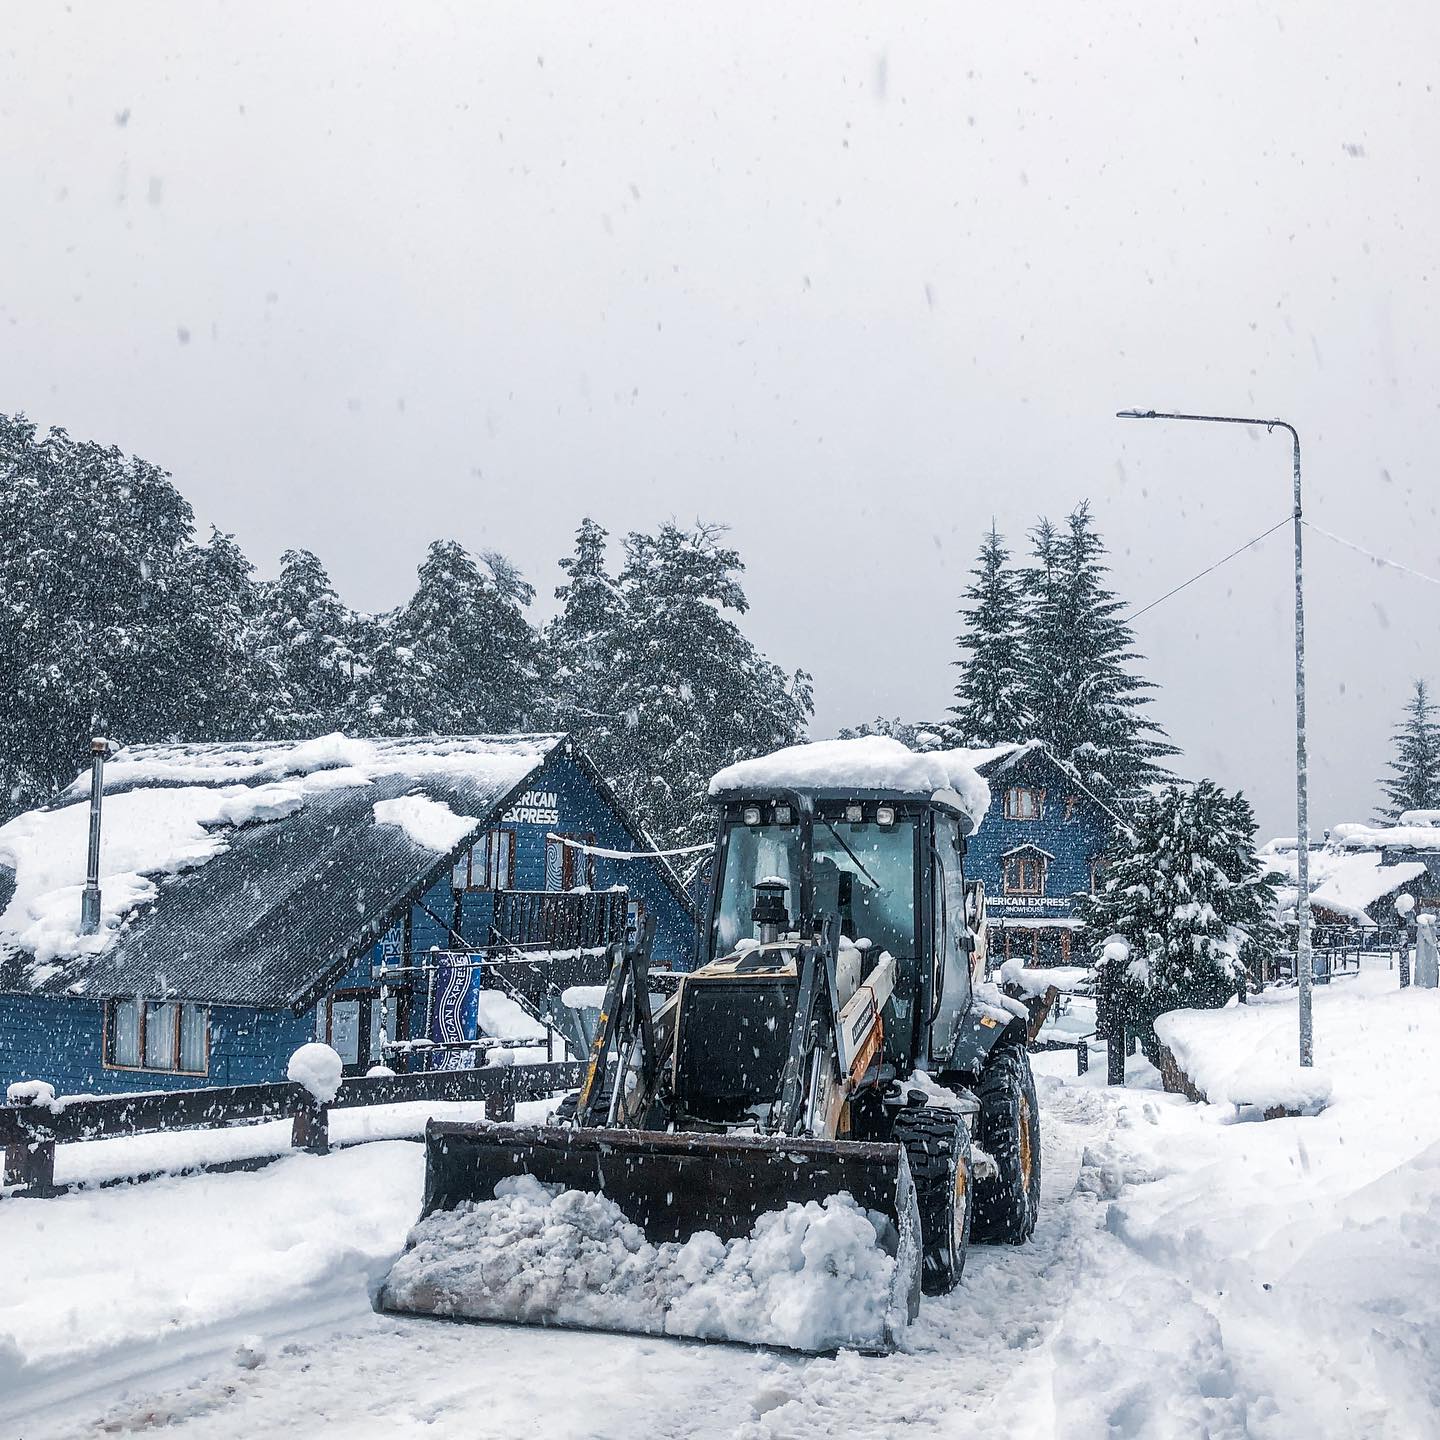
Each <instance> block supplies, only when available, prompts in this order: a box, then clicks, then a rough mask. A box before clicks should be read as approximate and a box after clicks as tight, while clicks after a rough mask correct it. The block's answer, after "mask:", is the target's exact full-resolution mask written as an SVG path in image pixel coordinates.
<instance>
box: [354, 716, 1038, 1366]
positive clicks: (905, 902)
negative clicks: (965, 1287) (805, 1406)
mask: <svg viewBox="0 0 1440 1440" xmlns="http://www.w3.org/2000/svg"><path fill="white" fill-rule="evenodd" d="M711 796H712V798H713V800H714V801H715V803H716V805H717V807H718V810H719V827H718V833H717V838H716V842H715V855H714V867H715V868H714V875H715V883H714V885H713V887H712V889H713V898H712V901H711V906H710V916H709V925H708V931H707V936H708V938H707V941H706V943H705V947H704V955H703V957H702V958H703V962H704V963H702V964H701V965H700V967H699V968H698V969H696V970H694V971H691V972H690V973H688V974H686V975H684V976H683V977H682V978H681V979H680V981H679V984H678V987H677V988H676V990H675V992H674V993H673V994H672V995H670V996H669V997H668V998H666V999H665V1000H664V1001H663V1003H661V1004H659V1005H658V1007H653V1002H652V997H651V995H650V989H651V982H650V977H649V974H648V956H647V950H646V945H645V944H644V943H643V941H642V943H640V944H637V945H634V946H632V947H630V948H629V949H627V950H625V951H624V952H623V953H620V954H617V956H616V957H615V963H614V965H613V968H612V971H611V974H610V977H609V983H608V986H607V989H606V994H605V998H604V1002H603V1004H602V1006H601V1014H600V1020H599V1025H598V1029H597V1033H596V1036H595V1043H594V1047H593V1049H592V1052H591V1060H590V1065H589V1068H588V1072H587V1076H586V1081H585V1084H584V1085H583V1086H582V1088H581V1090H580V1091H579V1093H578V1095H575V1096H573V1097H569V1098H568V1099H567V1101H566V1102H564V1103H562V1106H561V1109H560V1111H559V1112H558V1113H557V1115H556V1116H555V1117H554V1121H555V1123H551V1124H549V1125H546V1126H538V1127H537V1126H520V1125H494V1126H487V1125H466V1124H445V1123H433V1122H432V1124H431V1126H430V1127H429V1128H428V1131H427V1153H426V1189H425V1199H424V1208H423V1213H422V1218H421V1223H420V1225H418V1226H417V1227H416V1229H415V1231H414V1232H412V1236H411V1241H410V1245H409V1247H408V1248H407V1251H406V1253H405V1254H404V1255H402V1256H401V1257H400V1259H399V1260H398V1261H397V1263H396V1266H395V1267H394V1269H393V1270H392V1273H391V1275H390V1277H389V1278H388V1280H387V1281H386V1284H385V1286H384V1288H383V1290H382V1292H381V1296H380V1304H381V1305H382V1307H383V1308H385V1309H388V1310H392V1311H400V1312H411V1313H414V1312H419V1313H428V1314H444V1315H451V1316H455V1317H469V1318H487V1319H506V1318H508V1319H519V1320H525V1321H530V1322H538V1323H553V1324H581V1325H584V1324H601V1325H604V1326H605V1327H606V1328H615V1327H619V1328H624V1327H625V1323H626V1322H625V1316H624V1315H623V1314H620V1315H617V1314H615V1313H613V1312H611V1311H607V1310H605V1308H604V1307H603V1306H602V1307H599V1308H598V1309H597V1308H596V1307H595V1306H594V1305H591V1304H587V1303H586V1300H585V1297H583V1296H578V1295H575V1294H573V1293H572V1294H568V1295H563V1294H561V1292H560V1291H559V1290H556V1291H555V1292H554V1293H553V1304H542V1303H541V1301H540V1300H537V1292H536V1289H535V1287H533V1286H532V1287H530V1288H528V1289H527V1290H526V1291H525V1293H524V1294H523V1296H520V1297H519V1298H518V1299H516V1298H514V1297H513V1296H512V1299H511V1300H510V1301H506V1300H504V1298H503V1296H502V1295H501V1293H500V1291H499V1289H497V1287H496V1286H495V1285H494V1284H490V1283H488V1282H487V1281H486V1279H485V1277H484V1275H483V1273H481V1272H483V1271H484V1269H485V1267H483V1266H480V1267H475V1268H472V1269H470V1270H467V1269H466V1267H465V1266H464V1264H463V1263H460V1264H458V1265H457V1263H456V1257H455V1256H454V1255H453V1254H452V1253H448V1252H449V1250H450V1249H451V1248H453V1246H454V1245H455V1244H456V1243H462V1242H461V1241H460V1240H459V1239H458V1238H457V1237H459V1236H460V1234H461V1232H460V1231H457V1230H456V1229H455V1228H454V1226H453V1225H450V1226H449V1228H446V1226H447V1222H446V1220H445V1218H444V1217H445V1216H446V1215H447V1213H448V1212H452V1211H455V1210H457V1209H463V1210H466V1211H467V1213H468V1212H470V1211H473V1210H474V1208H475V1207H477V1206H484V1205H485V1204H486V1203H488V1202H491V1201H492V1200H494V1197H495V1196H496V1195H497V1188H496V1187H497V1185H498V1186H499V1187H500V1191H499V1194H500V1195H501V1196H502V1197H504V1196H507V1195H508V1196H510V1197H512V1199H513V1197H514V1195H515V1193H516V1192H515V1182H516V1179H517V1177H533V1179H534V1180H535V1181H538V1182H539V1183H540V1184H541V1185H543V1186H547V1187H560V1189H561V1190H563V1191H567V1192H568V1191H580V1192H590V1193H593V1192H599V1193H600V1194H603V1195H604V1196H605V1197H607V1198H608V1200H609V1201H611V1202H613V1204H614V1206H616V1207H618V1211H619V1212H623V1217H624V1219H625V1220H627V1221H629V1222H631V1223H632V1226H633V1227H639V1230H641V1231H643V1233H644V1236H645V1240H646V1242H647V1244H651V1245H656V1246H659V1247H661V1249H662V1250H663V1248H664V1247H665V1246H667V1245H668V1246H671V1247H674V1246H684V1245H686V1243H687V1242H690V1241H691V1240H692V1238H693V1237H696V1236H697V1235H701V1234H703V1233H704V1232H711V1234H713V1235H714V1236H718V1237H719V1239H720V1241H724V1242H740V1243H743V1242H745V1240H746V1237H748V1236H752V1235H758V1234H759V1228H758V1227H759V1226H760V1225H761V1223H762V1222H763V1220H764V1218H765V1217H766V1216H769V1215H773V1214H774V1213H775V1212H783V1211H787V1209H791V1208H792V1207H793V1206H795V1205H799V1206H804V1205H806V1204H816V1203H818V1204H820V1205H821V1206H822V1207H823V1206H824V1205H826V1204H832V1203H833V1202H835V1201H836V1200H837V1197H842V1196H845V1197H848V1200H846V1201H845V1204H847V1205H849V1206H851V1207H852V1208H858V1210H859V1211H862V1212H864V1213H865V1214H866V1215H867V1217H868V1219H869V1220H870V1222H871V1225H872V1226H873V1233H874V1244H875V1246H876V1247H878V1249H879V1250H880V1251H881V1252H883V1254H884V1256H885V1257H886V1259H887V1262H888V1263H886V1264H883V1265H879V1266H876V1267H874V1268H873V1270H871V1271H869V1272H867V1274H869V1276H870V1282H869V1283H871V1284H873V1285H876V1286H881V1285H883V1286H884V1287H885V1288H886V1291H887V1293H886V1294H885V1295H883V1296H880V1297H875V1296H870V1297H867V1300H866V1303H865V1304H864V1305H862V1306H861V1307H860V1308H861V1309H863V1310H864V1312H865V1314H866V1316H867V1317H869V1318H868V1319H867V1321H866V1324H865V1325H852V1326H850V1327H849V1328H847V1325H846V1323H845V1321H844V1319H843V1317H842V1318H841V1319H840V1321H839V1322H838V1323H836V1324H831V1325H829V1326H828V1327H826V1326H821V1327H820V1329H819V1330H818V1331H817V1330H816V1329H815V1327H813V1326H811V1327H809V1328H808V1329H805V1330H804V1331H803V1333H801V1334H798V1336H797V1334H789V1335H787V1334H779V1335H777V1334H776V1333H775V1332H774V1331H773V1329H771V1330H767V1331H766V1332H765V1333H763V1334H761V1335H759V1336H755V1337H745V1336H739V1335H735V1334H734V1333H733V1327H732V1328H731V1329H729V1330H726V1329H725V1328H724V1327H723V1325H721V1326H719V1328H715V1324H713V1323H712V1322H713V1317H712V1319H711V1321H706V1320H701V1321H697V1322H695V1324H694V1325H693V1326H692V1328H690V1329H688V1330H687V1329H686V1328H684V1326H683V1324H681V1323H679V1322H676V1321H675V1320H674V1319H673V1318H672V1319H670V1320H664V1319H662V1320H661V1321H660V1322H658V1323H655V1324H647V1325H642V1326H641V1327H640V1328H649V1329H655V1330H659V1331H661V1332H662V1333H697V1334H710V1333H724V1334H727V1335H728V1336H729V1337H730V1338H758V1339H768V1340H771V1341H772V1342H775V1341H778V1343H789V1344H794V1345H795V1346H796V1347H797V1348H829V1347H830V1346H833V1345H834V1344H836V1343H841V1342H844V1343H861V1344H865V1345H869V1346H871V1347H874V1348H883V1347H885V1346H886V1345H889V1344H892V1343H893V1342H894V1340H895V1337H896V1334H897V1333H898V1331H899V1330H900V1329H902V1328H903V1327H904V1325H905V1324H907V1323H908V1322H909V1321H910V1320H911V1319H913V1318H914V1316H915V1314H916V1312H917V1310H918V1306H919V1303H920V1295H921V1291H922V1289H923V1291H925V1292H926V1293H943V1292H945V1291H948V1290H950V1289H951V1288H953V1287H954V1286H955V1285H956V1284H957V1283H958V1282H959V1280H960V1277H961V1272H962V1271H963V1269H964V1265H965V1252H966V1246H967V1244H968V1243H969V1241H970V1239H971V1238H972V1236H973V1237H974V1238H976V1239H981V1240H988V1241H1002V1242H1011V1243H1020V1242H1022V1241H1024V1240H1025V1239H1027V1238H1028V1237H1029V1235H1030V1233H1031V1231H1032V1230H1033V1229H1034V1226H1035V1219H1036V1212H1037V1208H1038V1204H1039V1194H1040V1132H1039V1116H1038V1111H1037V1106H1036V1099H1035V1089H1034V1083H1033V1080H1032V1078H1031V1074H1030V1065H1029V1059H1028V1056H1027V1053H1026V1045H1025V1042H1026V1025H1025V1021H1024V1019H1023V1018H1022V1016H1023V1008H1022V1007H1018V1006H1014V1005H1013V1002H1007V1001H1006V999H1005V997H1004V996H1003V995H1002V994H1001V993H1000V992H999V991H998V990H997V989H995V987H993V986H990V985H988V984H986V983H985V981H984V969H985V961H984V934H985V916H984V898H983V893H982V892H981V891H980V888H979V887H978V886H976V885H967V883H966V880H965V875H964V856H965V849H966V838H967V836H968V835H970V834H971V833H972V831H973V829H974V827H975V825H976V824H977V823H978V822H979V820H980V818H981V817H982V816H983V815H984V813H985V809H986V806H987V804H988V799H989V796H988V791H987V788H986V786H985V782H984V781H983V780H981V779H980V778H979V777H978V776H977V775H976V774H975V772H974V771H973V770H971V769H969V768H968V766H965V765H963V764H961V763H959V762H958V761H957V760H955V759H953V757H947V756H946V755H945V754H943V753H940V754H916V753H913V752H911V751H910V750H908V749H906V748H905V747H904V746H903V745H900V744H899V743H898V742H896V741H894V740H889V739H883V738H878V737H869V738H866V739H863V740H853V741H832V742H822V743H819V744H815V745H808V746H799V747H794V748H792V749H788V750H784V751H780V752H778V753H777V754H775V755H772V756H768V757H765V758H763V759H761V760H756V761H748V762H743V763H741V764H739V765H735V766H732V767H730V769H728V770H726V771H722V772H721V774H720V775H718V776H716V778H715V780H714V782H712V785H711ZM652 1007H653V1008H652ZM1017 1012H1019V1013H1017ZM527 1183H528V1182H527ZM550 1193H555V1192H554V1191H553V1190H552V1191H551V1192H550ZM512 1208H513V1206H512ZM431 1217H434V1220H433V1223H432V1219H431ZM481 1218H483V1217H481ZM512 1220H513V1216H512ZM586 1223H593V1221H587V1222H586ZM427 1226H430V1228H431V1230H433V1231H434V1232H435V1233H434V1234H427ZM866 1233H867V1235H868V1233H869V1232H866ZM442 1235H443V1236H444V1237H445V1238H444V1239H443V1240H442V1238H441V1237H442ZM631 1248H632V1250H633V1248H634V1246H633V1244H632V1246H631ZM577 1253H578V1252H577ZM617 1253H618V1252H617ZM658 1253H659V1252H657V1254H658ZM717 1254H718V1252H717ZM660 1258H661V1259H662V1260H663V1259H664V1257H663V1256H661V1257H660ZM671 1258H672V1259H673V1255H672V1256H671ZM622 1259H623V1256H622ZM657 1263H659V1262H658V1261H657ZM666 1263H669V1262H668V1261H667V1262H666ZM707 1263H710V1264H711V1266H712V1268H713V1267H714V1266H715V1265H720V1264H722V1263H724V1262H723V1261H722V1260H720V1259H719V1258H713V1259H712V1261H710V1262H707ZM729 1263H730V1264H731V1265H732V1267H733V1266H734V1265H735V1264H738V1263H739V1262H738V1261H736V1260H735V1258H734V1256H732V1257H731V1259H730V1262H729ZM613 1266H614V1260H613V1257H610V1258H607V1259H606V1260H605V1263H604V1266H603V1267H602V1269H603V1272H604V1273H603V1275H602V1276H601V1277H600V1278H598V1279H597V1280H596V1282H595V1283H596V1285H597V1288H598V1287H601V1286H605V1285H610V1284H611V1283H612V1281H613V1275H614V1269H613ZM687 1266H688V1267H689V1270H690V1271H693V1270H694V1268H695V1264H694V1262H692V1261H685V1260H683V1259H682V1262H681V1263H680V1265H679V1269H680V1270H682V1271H686V1270H687ZM670 1268H671V1269H672V1270H674V1269H675V1268H676V1267H675V1266H674V1265H671V1267H670ZM701 1268H702V1269H703V1268H704V1267H703V1266H702V1267H701ZM492 1273H493V1267H492ZM687 1273H688V1271H687ZM702 1278H703V1277H702ZM540 1288H541V1289H543V1288H544V1287H543V1285H542V1286H541V1287H540ZM507 1305H508V1306H509V1308H508V1309H507ZM702 1308H703V1307H702ZM707 1324H711V1326H712V1328H710V1329H708V1330H707V1329H706V1325H707Z"/></svg>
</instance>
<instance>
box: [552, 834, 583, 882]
mask: <svg viewBox="0 0 1440 1440" xmlns="http://www.w3.org/2000/svg"><path fill="white" fill-rule="evenodd" d="M566 840H576V841H578V842H579V843H580V844H581V845H593V844H594V843H595V837H594V836H593V835H563V836H562V835H555V836H548V835H547V836H546V838H545V888H546V889H547V890H575V889H577V888H579V887H580V886H582V885H583V886H584V887H585V889H587V890H591V889H593V888H594V886H595V857H594V856H593V855H592V854H590V852H589V851H588V850H581V849H579V848H577V846H575V845H567V844H565V841H566Z"/></svg>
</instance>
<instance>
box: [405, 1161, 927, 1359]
mask: <svg viewBox="0 0 1440 1440" xmlns="http://www.w3.org/2000/svg"><path fill="white" fill-rule="evenodd" d="M883 1224H884V1222H883V1221H878V1222H877V1221H875V1220H872V1219H871V1218H870V1216H869V1214H868V1213H867V1212H866V1211H864V1210H862V1209H861V1208H860V1207H859V1206H858V1205H857V1204H856V1203H855V1201H854V1200H852V1199H851V1198H850V1196H849V1195H846V1194H839V1195H833V1196H830V1197H829V1198H827V1199H826V1200H825V1201H824V1202H823V1203H819V1202H816V1201H813V1200H812V1201H807V1202H806V1203H805V1204H803V1205H800V1204H795V1203H791V1204H789V1205H787V1206H786V1207H785V1209H784V1210H777V1211H771V1212H769V1213H767V1214H764V1215H761V1216H760V1217H759V1218H758V1219H757V1220H756V1222H755V1228H754V1229H753V1230H752V1231H751V1233H750V1234H749V1235H748V1236H746V1237H744V1238H743V1239H736V1240H729V1241H722V1240H721V1239H720V1238H719V1237H718V1236H716V1235H714V1234H712V1233H710V1232H709V1231H702V1232H700V1233H699V1234H697V1235H694V1236H692V1237H691V1238H690V1239H689V1240H687V1241H686V1242H685V1243H684V1244H683V1245H682V1244H678V1243H676V1242H674V1241H669V1242H666V1243H665V1244H662V1245H652V1244H650V1243H649V1242H648V1241H647V1240H646V1239H645V1236H644V1234H643V1232H642V1231H641V1230H640V1228H639V1227H638V1226H636V1225H633V1224H631V1222H630V1221H629V1220H627V1219H626V1218H625V1215H624V1213H623V1212H622V1211H621V1210H620V1208H619V1206H617V1205H616V1204H615V1203H614V1201H612V1200H610V1199H609V1198H608V1197H606V1196H605V1195H601V1194H595V1193H591V1192H589V1191H581V1190H562V1189H561V1188H560V1187H559V1186H547V1185H542V1184H541V1183H540V1181H539V1180H537V1179H536V1178H535V1177H534V1176H533V1175H519V1176H515V1177H513V1178H511V1179H508V1180H502V1181H501V1182H500V1183H499V1184H498V1185H497V1186H496V1187H495V1199H494V1200H482V1201H466V1202H464V1203H463V1204H462V1205H460V1206H459V1207H458V1208H457V1209H455V1210H446V1211H437V1212H436V1213H435V1214H433V1215H431V1216H429V1217H427V1218H426V1219H424V1220H422V1221H421V1222H420V1224H418V1225H417V1226H416V1227H415V1228H414V1229H413V1230H412V1231H411V1232H410V1237H409V1240H408V1243H407V1248H406V1250H405V1253H404V1254H403V1255H401V1256H400V1258H399V1259H398V1260H397V1261H396V1262H395V1266H394V1268H393V1269H392V1270H391V1272H390V1275H389V1278H388V1279H387V1280H386V1282H385V1289H384V1292H383V1294H382V1303H383V1304H384V1305H385V1306H386V1307H387V1308H394V1309H399V1310H409V1309H421V1310H423V1311H426V1312H432V1311H433V1312H435V1313H438V1314H441V1315H448V1316H454V1317H459V1318H465V1319H476V1320H517V1321H522V1322H529V1323H532V1324H550V1325H570V1326H581V1327H586V1328H594V1329H619V1330H627V1331H633V1332H638V1333H640V1334H646V1335H675V1336H692V1337H695V1338H697V1339H704V1340H736V1341H741V1342H746V1343H754V1344H765V1345H781V1346H785V1347H787V1348H790V1349H796V1350H809V1351H821V1350H832V1349H836V1348H838V1347H839V1346H842V1345H848V1346H862V1347H871V1348H873V1347H880V1346H885V1345H886V1344H887V1343H888V1342H889V1339H890V1336H891V1335H892V1333H893V1331H894V1330H896V1329H898V1328H900V1326H902V1325H903V1324H904V1323H905V1319H906V1313H905V1307H904V1302H903V1300H901V1301H900V1303H899V1304H898V1305H897V1304H896V1303H895V1302H894V1301H893V1299H892V1290H893V1289H894V1288H895V1280H896V1262H895V1260H894V1259H893V1258H891V1257H890V1256H889V1255H887V1254H886V1253H885V1252H884V1250H883V1249H882V1248H881V1246H880V1244H879V1239H878V1237H879V1234H880V1233H881V1232H880V1227H881V1226H882V1225H883Z"/></svg>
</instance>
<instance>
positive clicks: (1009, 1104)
mask: <svg viewBox="0 0 1440 1440" xmlns="http://www.w3.org/2000/svg"><path fill="white" fill-rule="evenodd" d="M975 1094H976V1096H977V1097H978V1098H979V1100H980V1123H979V1125H978V1127H977V1132H976V1139H977V1141H978V1142H979V1145H980V1148H981V1149H982V1150H984V1151H985V1152H986V1153H987V1154H988V1155H989V1156H990V1158H991V1159H992V1160H993V1161H994V1162H995V1167H996V1170H997V1171H998V1172H999V1173H998V1174H996V1175H993V1176H986V1177H985V1178H983V1179H979V1180H977V1181H976V1182H975V1220H974V1225H973V1235H974V1238H975V1239H976V1240H977V1241H978V1242H979V1243H981V1244H983V1245H1023V1244H1024V1243H1025V1241H1026V1240H1028V1239H1029V1238H1030V1236H1031V1235H1032V1234H1033V1233H1034V1230H1035V1221H1036V1219H1037V1217H1038V1216H1039V1214H1040V1106H1039V1103H1038V1101H1037V1100H1036V1098H1035V1077H1034V1076H1033V1075H1032V1074H1031V1073H1030V1056H1029V1055H1028V1054H1027V1053H1026V1052H1025V1048H1024V1046H1023V1045H1020V1044H1005V1045H1001V1046H999V1047H997V1048H996V1049H995V1050H993V1051H991V1053H990V1059H989V1060H988V1062H987V1063H986V1065H985V1069H984V1071H983V1072H982V1073H981V1076H980V1081H979V1084H977V1085H976V1086H975Z"/></svg>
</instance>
